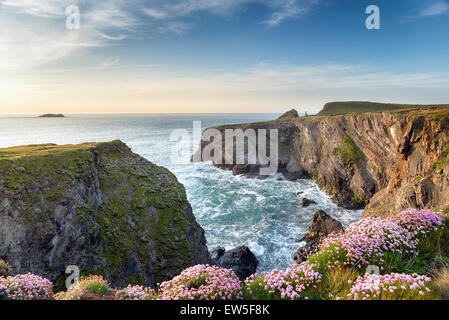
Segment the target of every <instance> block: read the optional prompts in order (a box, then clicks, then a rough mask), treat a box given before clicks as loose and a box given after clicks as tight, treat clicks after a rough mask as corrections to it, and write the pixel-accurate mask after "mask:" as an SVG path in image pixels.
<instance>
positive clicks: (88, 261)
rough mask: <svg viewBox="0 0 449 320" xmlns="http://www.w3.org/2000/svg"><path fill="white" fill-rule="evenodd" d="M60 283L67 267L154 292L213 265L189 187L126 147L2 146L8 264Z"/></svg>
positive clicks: (1, 231) (1, 208)
mask: <svg viewBox="0 0 449 320" xmlns="http://www.w3.org/2000/svg"><path fill="white" fill-rule="evenodd" d="M2 257H3V258H5V259H7V260H8V262H9V264H10V265H11V268H12V272H13V273H14V274H16V273H27V272H32V273H36V274H39V275H42V276H44V277H46V278H48V279H50V280H52V281H53V282H55V283H56V285H57V286H60V287H62V285H63V283H64V280H65V277H66V275H65V269H66V266H68V265H76V266H79V267H80V268H81V272H82V274H99V275H103V276H104V277H105V278H106V279H107V280H108V281H109V282H110V283H111V285H113V286H114V287H124V286H126V285H128V284H143V285H148V286H151V287H155V286H156V283H159V282H162V281H165V280H169V279H171V278H173V277H174V276H176V275H177V274H179V273H180V272H181V271H182V270H183V269H185V268H187V267H189V266H193V265H196V264H201V263H210V261H211V260H210V255H209V252H208V250H207V246H206V239H205V237H204V230H203V229H202V228H201V227H200V226H199V225H198V223H197V222H196V220H195V217H194V215H193V214H192V208H191V206H190V204H189V202H188V201H187V198H186V193H185V190H184V187H183V186H182V185H181V184H180V183H179V182H178V181H177V179H176V177H175V176H174V175H173V174H172V173H171V172H170V171H168V170H167V169H165V168H162V167H159V166H156V165H154V164H152V163H151V162H149V161H147V160H145V159H144V158H142V157H140V156H138V155H136V154H134V153H133V152H131V150H130V149H129V148H128V147H127V146H126V145H125V144H124V143H122V142H120V141H113V142H109V143H86V144H81V145H67V146H57V145H51V144H48V145H32V146H23V147H15V148H8V149H0V258H2Z"/></svg>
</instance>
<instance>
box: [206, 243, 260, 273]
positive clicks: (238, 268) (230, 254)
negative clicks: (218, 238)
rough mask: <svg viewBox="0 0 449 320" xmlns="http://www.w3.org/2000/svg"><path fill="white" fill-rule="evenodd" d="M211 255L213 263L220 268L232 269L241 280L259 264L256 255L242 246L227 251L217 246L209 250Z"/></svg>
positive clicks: (254, 271)
mask: <svg viewBox="0 0 449 320" xmlns="http://www.w3.org/2000/svg"><path fill="white" fill-rule="evenodd" d="M211 257H212V261H213V263H214V264H216V265H217V266H219V267H221V268H225V269H232V271H234V273H235V274H236V276H237V277H238V278H239V279H240V280H242V281H243V280H245V279H246V278H248V277H249V276H250V275H252V274H254V273H256V270H257V266H258V264H259V261H257V258H256V256H255V255H254V254H253V253H252V252H251V250H250V249H249V248H248V247H244V246H241V247H237V248H235V249H232V250H229V251H226V250H225V249H224V248H222V247H218V248H215V249H213V250H212V251H211Z"/></svg>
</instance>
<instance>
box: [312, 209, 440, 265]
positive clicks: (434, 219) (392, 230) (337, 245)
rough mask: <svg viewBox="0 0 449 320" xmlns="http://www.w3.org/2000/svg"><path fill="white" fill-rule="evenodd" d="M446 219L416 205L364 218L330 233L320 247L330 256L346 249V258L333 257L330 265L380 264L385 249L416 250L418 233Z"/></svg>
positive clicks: (405, 251) (394, 250)
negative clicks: (389, 213) (340, 230)
mask: <svg viewBox="0 0 449 320" xmlns="http://www.w3.org/2000/svg"><path fill="white" fill-rule="evenodd" d="M443 223H444V219H443V218H441V217H440V215H439V214H438V213H434V212H432V211H429V210H421V211H420V210H414V209H410V210H407V211H404V212H402V213H400V214H399V215H396V216H393V217H390V218H386V219H381V218H364V219H362V220H361V221H359V222H356V223H354V224H352V225H351V226H350V227H349V228H348V229H347V230H346V231H345V232H344V233H339V234H332V235H330V236H328V237H327V238H326V239H324V240H323V242H322V244H321V245H320V247H319V251H321V252H326V253H328V254H330V255H331V256H332V255H333V254H334V255H335V256H341V255H339V253H341V251H343V252H344V255H345V261H343V262H342V261H338V260H335V261H330V265H328V267H329V268H331V267H334V266H335V265H336V264H340V263H343V265H351V266H357V267H359V268H361V267H362V266H363V265H368V264H379V265H381V264H382V263H383V262H384V261H383V255H384V253H385V252H394V253H398V254H406V253H410V254H416V246H417V244H418V241H419V239H418V236H419V235H423V234H425V233H428V232H430V231H431V230H434V229H436V228H438V227H439V226H441V225H442V224H443ZM333 264H335V265H333Z"/></svg>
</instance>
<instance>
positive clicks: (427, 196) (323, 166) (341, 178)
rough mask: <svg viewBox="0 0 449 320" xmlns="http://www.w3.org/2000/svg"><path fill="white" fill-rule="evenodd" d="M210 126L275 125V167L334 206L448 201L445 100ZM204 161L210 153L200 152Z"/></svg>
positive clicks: (239, 170) (390, 209)
mask: <svg viewBox="0 0 449 320" xmlns="http://www.w3.org/2000/svg"><path fill="white" fill-rule="evenodd" d="M327 111H329V110H327ZM214 129H217V130H219V131H220V132H221V133H222V134H223V135H224V134H225V130H226V129H234V130H235V129H242V130H246V129H255V130H257V129H266V130H267V131H269V130H270V129H277V130H278V141H277V142H278V152H279V157H278V159H279V160H278V171H279V172H282V173H283V174H284V176H285V177H286V178H288V179H291V180H295V179H298V178H313V179H315V180H316V182H317V184H318V186H319V187H320V188H321V189H322V190H323V191H325V192H326V193H327V194H328V195H330V196H331V197H332V199H333V200H334V202H336V203H337V204H338V205H340V206H342V207H345V208H349V209H360V208H366V210H365V215H366V216H391V215H393V214H395V213H397V212H400V211H402V210H404V209H406V208H409V207H411V208H432V207H433V208H437V207H442V206H447V205H448V201H449V167H448V161H447V160H448V157H449V107H447V106H435V107H428V108H425V107H421V108H412V109H398V110H393V111H382V112H359V113H349V114H343V115H334V116H309V117H297V118H288V119H278V120H274V121H269V122H260V123H246V124H236V125H226V126H219V127H214ZM208 144H209V140H208V139H205V138H204V137H203V140H202V141H201V146H200V149H199V150H198V151H197V153H196V154H195V155H194V157H193V158H194V159H195V158H196V159H198V153H201V152H202V151H203V150H204V148H205V147H206V146H207V145H208ZM234 144H235V142H234ZM267 145H268V143H267ZM229 150H232V149H230V148H229V147H227V148H223V156H224V158H226V157H228V158H229V157H230V155H228V154H226V152H229ZM212 155H213V154H212ZM208 160H213V158H212V156H211V157H209V158H208V157H203V158H202V161H208ZM223 162H224V161H223ZM214 164H215V165H216V166H217V167H220V168H224V169H230V170H232V171H233V173H234V174H247V175H251V176H257V175H258V173H257V172H258V169H259V168H260V167H261V165H260V164H251V165H241V164H237V165H236V164H219V163H216V162H215V163H214Z"/></svg>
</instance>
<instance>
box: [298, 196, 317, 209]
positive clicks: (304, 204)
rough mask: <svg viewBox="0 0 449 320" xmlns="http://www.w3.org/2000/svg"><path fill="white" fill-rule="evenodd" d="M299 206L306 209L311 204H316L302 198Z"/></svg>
mask: <svg viewBox="0 0 449 320" xmlns="http://www.w3.org/2000/svg"><path fill="white" fill-rule="evenodd" d="M301 204H302V206H303V207H304V208H306V207H308V206H310V205H311V204H316V201H313V200H309V199H307V198H303V199H302V201H301Z"/></svg>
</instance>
